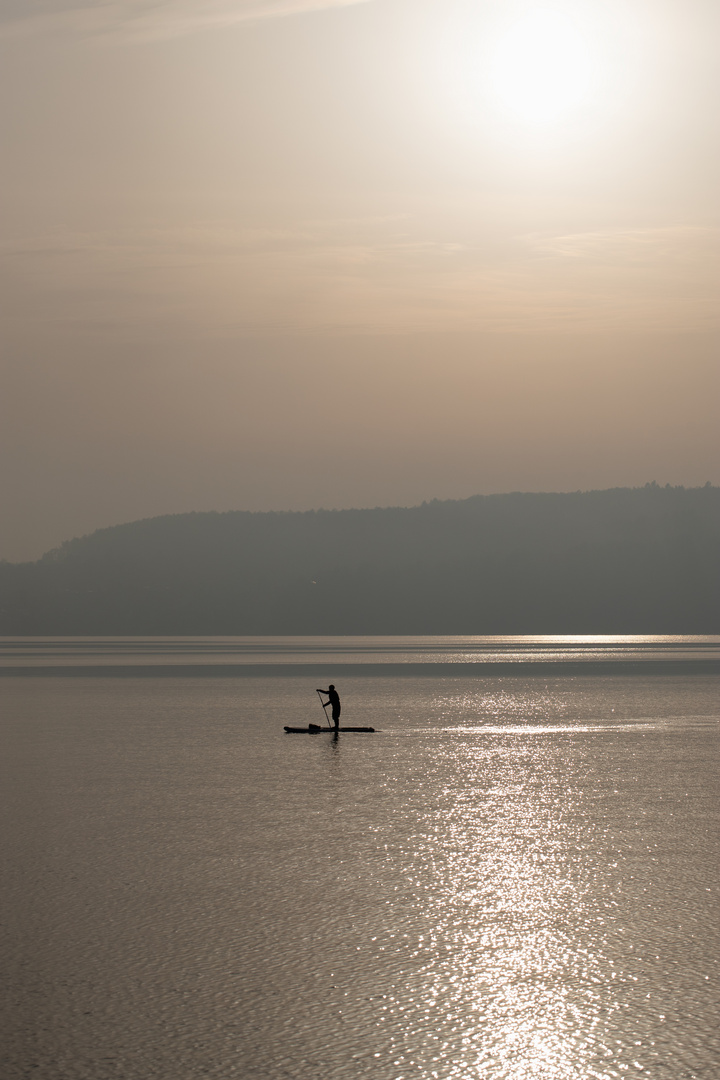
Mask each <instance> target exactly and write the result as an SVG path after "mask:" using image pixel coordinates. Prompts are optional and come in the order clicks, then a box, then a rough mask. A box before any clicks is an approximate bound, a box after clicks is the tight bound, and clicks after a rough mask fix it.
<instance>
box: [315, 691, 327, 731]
mask: <svg viewBox="0 0 720 1080" xmlns="http://www.w3.org/2000/svg"><path fill="white" fill-rule="evenodd" d="M315 693H316V694H317V696H318V697H319V698H320V704H321V705H322V707H323V712H324V713H325V723H326V724H327V726H328V727H330V721H329V720H328V714H327V707H328V705H329V704H330V702H329V701H323V699H322V697H321V696H320V691H319V690H316V691H315Z"/></svg>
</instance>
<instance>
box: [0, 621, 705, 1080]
mask: <svg viewBox="0 0 720 1080" xmlns="http://www.w3.org/2000/svg"><path fill="white" fill-rule="evenodd" d="M325 640H326V642H327V639H325ZM425 640H427V639H425ZM458 640H460V639H451V640H450V641H445V642H441V646H443V647H441V648H439V649H438V650H437V652H435V653H433V652H431V651H428V652H427V653H426V654H425V655H426V659H427V658H429V661H430V662H431V661H432V660H433V658H435V657H440V658H441V659H442V660H443V664H444V661H445V659H446V655H447V650H448V649H454V648H456V641H458ZM476 640H477V639H476ZM553 640H554V641H556V642H557V639H553ZM673 640H675V642H676V645H675V646H674V647H675V649H676V651H677V649H679V650H680V651H681V652H682V648H683V645H684V644H685V643H687V641H688V639H673ZM695 640H696V641H697V639H695ZM538 641H539V639H532V640H531V641H529V642H528V643H527V649H528V650H531V651H532V650H534V651H537V650H538V648H539V647H540V646H539V645H538ZM4 644H5V645H6V646H7V645H8V643H7V642H5V643H4ZM46 644H47V643H46ZM278 644H279V647H280V648H286V646H287V643H278ZM292 644H293V643H290V645H291V649H290V651H291V654H292V655H293V656H294V657H295V658H296V657H297V654H298V653H300V654H302V656H303V661H302V662H303V664H314V668H313V670H315V668H316V669H317V677H313V678H311V679H309V677H308V675H307V674H306V672H305V668H302V669H301V670H300V672H299V673H297V672H294V671H290V672H289V673H286V674H284V675H282V676H278V675H274V674H272V675H269V676H263V675H262V674H257V673H256V669H255V668H253V669H252V670H251V671H250V673H248V674H246V675H244V676H243V677H237V676H231V677H228V676H227V675H226V674H224V673H223V672H222V671H220V672H216V673H215V674H214V675H213V677H212V678H205V677H203V676H202V675H198V674H193V675H188V674H186V673H184V672H183V668H182V665H179V666H178V669H177V672H176V673H175V675H174V676H172V677H168V676H167V675H166V674H162V675H161V674H158V675H155V674H153V673H152V671H150V672H149V673H146V674H144V675H138V674H137V673H136V665H137V664H138V660H137V654H138V651H139V653H140V654H141V658H144V659H145V660H147V654H143V653H142V649H141V648H140V649H139V648H138V643H135V650H134V651H135V655H134V658H133V659H129V658H126V661H125V663H124V664H123V663H121V662H119V660H118V653H117V651H115V652H113V651H112V649H110V658H111V662H112V663H113V664H114V665H115V666H116V667H117V671H116V673H115V675H114V676H111V675H108V674H106V672H105V668H104V665H105V664H106V663H107V657H105V659H103V661H102V664H101V665H100V667H99V669H98V671H97V673H96V674H95V676H94V677H92V676H91V675H89V674H87V673H85V674H82V675H78V674H73V673H72V671H69V669H67V667H66V668H64V669H63V670H62V672H61V673H60V672H58V674H56V675H53V674H49V675H48V674H45V675H44V677H39V676H38V675H32V674H18V673H17V669H18V667H19V665H18V663H17V655H18V654H17V652H16V653H15V654H13V655H14V656H15V659H14V660H13V663H12V665H11V667H10V668H8V669H7V670H8V671H10V670H11V671H12V672H13V677H10V676H8V677H5V678H0V694H1V695H2V724H1V726H0V731H1V732H2V766H1V768H2V805H3V824H4V828H3V839H2V846H3V857H4V858H3V862H4V867H5V871H4V874H3V879H2V886H1V890H2V910H3V918H2V928H1V930H0V932H1V933H2V935H3V943H2V947H3V954H4V957H5V960H4V964H3V968H4V971H5V979H4V982H5V989H4V1004H3V1010H2V1013H3V1015H2V1017H1V1019H2V1028H3V1030H4V1032H5V1048H4V1057H3V1062H2V1069H1V1072H2V1076H3V1077H4V1078H5V1077H7V1078H8V1080H15V1078H19V1077H22V1078H25V1077H38V1078H41V1080H85V1078H87V1080H104V1078H108V1080H110V1078H111V1080H119V1078H123V1080H154V1078H162V1080H171V1078H172V1080H174V1078H177V1080H196V1078H198V1077H201V1076H215V1077H230V1076H238V1077H247V1078H252V1080H255V1078H258V1080H260V1078H262V1080H266V1078H267V1080H275V1078H281V1077H290V1078H293V1080H306V1078H307V1080H325V1078H341V1080H345V1078H348V1080H350V1078H352V1077H356V1076H358V1077H368V1078H378V1080H407V1078H412V1077H417V1078H429V1077H437V1078H440V1080H442V1078H446V1077H447V1078H450V1077H452V1078H463V1080H465V1078H478V1080H500V1078H503V1080H530V1078H533V1080H535V1078H540V1080H570V1078H573V1080H576V1078H577V1080H585V1078H592V1077H595V1078H609V1077H629V1076H643V1077H650V1078H652V1080H690V1078H693V1080H694V1078H702V1080H717V1077H718V1076H720V1037H719V1036H718V1033H717V1005H718V998H719V995H718V957H719V956H720V950H719V949H718V925H719V920H718V915H719V911H718V885H719V884H720V882H719V880H718V879H719V877H720V873H719V870H718V868H719V867H720V858H719V856H720V850H719V849H720V842H719V833H718V817H719V811H720V798H719V795H720V783H719V781H718V744H719V742H720V674H718V671H717V667H716V664H715V662H714V661H713V660H712V657H711V658H710V659H708V662H707V665H706V671H705V673H703V670H699V671H697V670H696V668H695V667H690V668H689V669H688V668H687V667H686V666H685V665H683V663H682V662H678V663H676V664H674V665H673V664H669V665H668V667H667V670H666V671H665V673H661V674H657V673H654V674H643V672H642V670H637V669H636V668H635V667H632V666H631V667H629V668H628V673H624V674H617V673H615V668H613V667H608V666H607V665H605V666H604V665H603V664H602V662H599V663H598V665H597V671H598V673H597V674H587V673H586V667H585V666H580V667H578V668H577V670H578V671H580V672H582V673H581V674H573V667H572V663H570V662H567V663H566V662H561V663H558V665H557V668H556V669H552V668H549V667H543V669H542V673H540V674H537V675H528V674H526V673H525V669H524V668H523V669H522V673H521V674H516V673H514V672H515V668H513V667H512V666H510V667H507V668H506V669H504V672H505V671H506V673H503V674H500V675H498V674H496V671H495V669H494V668H491V669H490V671H489V673H486V672H485V671H484V669H483V667H482V665H480V666H478V668H477V674H476V675H473V676H468V675H467V674H466V669H465V667H464V666H463V667H462V669H461V671H460V674H458V675H457V676H453V675H448V674H446V671H447V668H446V667H445V666H440V667H439V668H438V669H435V668H434V667H432V666H431V663H430V664H429V665H428V666H427V667H426V669H425V672H424V674H422V675H418V674H416V672H415V669H413V671H412V673H411V674H408V675H406V676H404V677H397V676H396V674H395V672H396V667H395V666H394V664H395V662H394V660H392V658H393V657H395V656H396V655H397V652H398V650H400V651H403V650H404V653H406V654H412V653H413V652H415V655H417V649H416V644H417V641H411V642H407V641H406V642H404V643H403V642H396V643H394V644H395V645H396V646H397V648H395V649H394V650H393V649H386V650H385V652H384V654H383V656H385V657H387V656H390V657H391V660H392V663H391V661H387V663H388V665H389V666H388V668H387V670H388V671H389V672H391V674H390V675H389V674H383V673H382V659H381V661H378V660H377V656H378V654H379V653H380V652H381V650H382V648H383V644H382V642H375V643H373V642H368V641H365V642H364V643H363V642H361V643H360V645H359V646H358V648H362V647H363V645H364V646H367V647H368V648H369V649H371V650H372V649H373V648H374V649H375V654H374V655H375V659H374V660H373V663H372V665H370V666H368V665H366V664H365V660H364V658H363V657H364V656H366V655H367V654H366V653H365V654H363V653H361V654H353V650H352V648H350V647H349V642H348V641H347V640H346V639H345V640H343V641H340V642H336V643H332V642H327V649H325V650H323V649H322V648H321V649H319V650H318V651H317V652H316V653H313V652H312V650H311V649H310V650H308V647H307V642H304V643H295V644H296V645H297V649H296V650H295V651H294V652H293V650H292ZM540 644H541V645H542V644H543V643H542V642H541V643H540ZM333 645H334V648H333ZM709 645H710V646H712V641H710V642H709ZM170 646H172V643H170ZM67 647H68V643H60V644H58V648H59V649H67ZM120 647H121V648H122V647H124V646H123V645H121V646H120ZM552 647H553V648H559V649H560V652H561V653H562V652H563V650H562V643H560V644H559V645H553V646H552ZM593 647H594V648H600V647H601V643H600V644H595V645H594V646H593ZM619 647H620V646H619V645H618V644H617V639H615V644H609V645H608V648H619ZM656 647H657V639H655V640H654V641H652V642H648V643H647V648H648V649H656ZM83 648H89V645H86V646H83ZM522 648H523V643H517V644H516V645H515V646H514V649H515V651H516V652H520V653H522ZM568 648H576V645H575V644H572V643H569V644H568ZM633 648H634V649H638V650H640V651H641V652H642V641H640V640H639V639H635V640H634V643H633ZM158 649H159V651H160V652H162V651H163V650H165V654H168V653H170V654H172V648H169V649H168V648H166V643H163V645H162V647H160V646H158ZM268 649H270V652H272V648H271V646H268V645H267V642H263V643H256V650H257V651H258V652H263V650H265V651H267V650H268ZM48 650H49V654H50V658H51V660H52V661H53V663H54V662H56V661H57V659H58V653H57V652H55V653H53V652H52V643H50V644H49V645H48ZM328 650H329V651H328ZM487 650H488V651H491V652H492V651H493V650H495V651H497V646H496V644H495V643H494V642H488V643H487ZM71 651H72V650H71ZM132 651H133V650H130V653H132ZM465 652H467V649H466V648H465ZM6 655H7V654H6ZM73 655H75V656H76V654H73ZM192 655H193V656H194V657H197V656H198V655H202V649H198V648H195V649H194V651H193V652H192ZM206 655H207V656H208V659H209V663H210V664H212V663H213V659H212V658H213V656H214V654H213V653H212V650H211V649H210V650H208V652H207V654H206ZM353 656H355V657H356V658H357V661H358V663H357V666H356V667H355V669H354V670H351V667H348V669H347V673H346V674H345V675H344V676H343V678H342V681H340V679H337V681H338V687H339V689H340V691H341V695H342V699H343V720H345V721H346V722H347V723H353V724H359V725H360V724H372V725H374V726H375V727H377V728H379V729H380V730H379V732H378V733H377V734H376V735H341V736H340V737H339V739H337V741H336V740H334V738H333V736H332V735H330V734H321V735H317V736H303V735H298V736H294V735H285V734H284V732H283V730H282V729H283V725H284V724H288V723H297V724H305V723H307V722H308V721H311V720H317V719H318V714H319V719H320V720H321V719H322V714H321V713H320V708H319V704H318V701H317V696H316V695H315V692H314V687H315V686H319V685H327V682H328V681H330V680H332V679H333V674H334V670H335V669H334V667H333V664H334V663H335V659H336V658H337V657H342V659H343V663H344V664H351V661H352V660H353ZM348 658H349V659H348ZM76 659H77V656H76ZM561 660H563V661H567V660H568V657H567V653H563V655H562V656H561ZM86 662H87V661H86V660H83V664H86ZM195 662H196V661H195V660H193V663H195ZM338 662H339V661H338ZM414 662H417V661H414ZM150 666H151V667H152V665H150ZM61 667H62V665H61ZM82 670H83V671H85V667H83V668H82ZM192 670H193V671H194V668H193V669H192ZM553 670H557V674H553ZM321 678H322V681H321Z"/></svg>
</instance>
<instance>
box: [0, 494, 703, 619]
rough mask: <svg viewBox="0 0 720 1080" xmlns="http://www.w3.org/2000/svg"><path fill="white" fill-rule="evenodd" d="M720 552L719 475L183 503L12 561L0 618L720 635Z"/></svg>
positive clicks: (0, 575) (1, 592)
mask: <svg viewBox="0 0 720 1080" xmlns="http://www.w3.org/2000/svg"><path fill="white" fill-rule="evenodd" d="M719 556H720V488H718V487H712V486H710V485H709V484H708V485H706V486H705V487H702V488H689V489H685V488H682V487H670V486H666V487H658V486H657V485H656V484H648V485H646V486H645V487H642V488H632V489H630V488H617V489H612V490H608V491H590V492H574V493H570V494H523V493H514V494H507V495H489V496H474V497H472V498H469V499H463V500H451V501H438V500H435V501H433V502H429V503H423V505H422V506H416V507H412V508H387V509H374V510H329V511H328V510H317V511H307V512H281V513H250V512H245V511H233V512H229V513H190V514H176V515H169V516H164V517H156V518H149V519H146V520H143V521H135V522H132V523H130V524H126V525H118V526H115V527H113V528H108V529H100V530H98V531H97V532H95V533H93V534H92V535H90V536H85V537H82V538H80V539H75V540H70V541H67V542H66V543H64V544H62V546H61V547H59V548H57V549H55V550H54V551H51V552H48V554H46V555H44V556H43V557H42V558H41V559H39V560H38V561H37V562H33V563H16V564H11V563H0V633H1V634H9V635H46V634H48V635H55V634H58V635H61V634H62V635H65V634H68V635H73V634H83V635H84V634H112V635H115V634H120V635H124V634H128V635H137V634H142V635H146V634H147V635H154V634H160V635H165V634H169V635H175V634H177V635H185V634H187V635H201V634H211V635H216V634H217V635H224V634H540V633H546V634H549V633H577V634H579V633H717V632H720V558H719Z"/></svg>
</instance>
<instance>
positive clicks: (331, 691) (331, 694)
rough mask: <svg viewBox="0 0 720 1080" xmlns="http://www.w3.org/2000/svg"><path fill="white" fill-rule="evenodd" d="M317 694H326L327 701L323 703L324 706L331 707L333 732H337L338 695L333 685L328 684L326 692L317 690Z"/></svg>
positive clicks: (338, 715) (338, 719) (338, 722)
mask: <svg viewBox="0 0 720 1080" xmlns="http://www.w3.org/2000/svg"><path fill="white" fill-rule="evenodd" d="M317 692H318V694H327V698H328V699H327V701H326V702H325V705H332V718H333V723H334V724H335V730H336V731H337V729H338V727H339V726H340V695H339V694H338V692H337V690H336V689H335V686H334V684H333V683H330V685H329V686H328V688H327V690H320V689H318V691H317Z"/></svg>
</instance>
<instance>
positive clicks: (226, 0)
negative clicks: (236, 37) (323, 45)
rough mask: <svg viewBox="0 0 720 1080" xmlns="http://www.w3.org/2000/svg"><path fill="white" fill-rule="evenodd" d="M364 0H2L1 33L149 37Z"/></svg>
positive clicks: (182, 33)
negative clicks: (61, 33) (66, 33)
mask: <svg viewBox="0 0 720 1080" xmlns="http://www.w3.org/2000/svg"><path fill="white" fill-rule="evenodd" d="M363 2H366V0H91V2H85V3H82V2H80V3H78V2H75V3H72V2H70V3H63V2H62V0H61V2H60V3H56V2H55V3H54V2H53V0H6V2H5V3H3V4H2V6H1V7H0V35H2V36H9V35H28V34H41V33H52V32H58V31H59V32H70V33H72V34H75V35H78V36H81V37H100V38H113V39H117V38H120V39H129V40H132V39H139V40H152V39H154V38H168V37H180V36H183V35H186V34H191V33H193V32H195V31H198V30H206V29H213V28H217V27H223V26H233V25H236V24H239V23H243V22H253V21H257V20H258V19H272V18H278V17H281V16H285V15H296V14H300V13H302V12H305V11H317V10H320V9H324V8H339V7H349V6H352V5H354V4H358V3H363Z"/></svg>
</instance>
